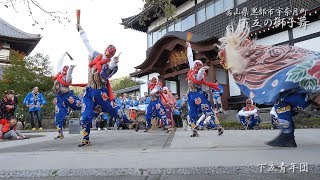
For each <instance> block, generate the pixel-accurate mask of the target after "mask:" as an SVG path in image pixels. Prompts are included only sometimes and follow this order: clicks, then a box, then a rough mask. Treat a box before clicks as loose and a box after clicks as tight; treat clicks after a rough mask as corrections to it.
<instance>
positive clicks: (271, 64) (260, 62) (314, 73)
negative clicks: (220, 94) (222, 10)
mask: <svg viewBox="0 0 320 180" xmlns="http://www.w3.org/2000/svg"><path fill="white" fill-rule="evenodd" d="M249 32H250V29H249V26H248V23H247V22H246V21H244V20H240V23H239V24H238V27H237V29H236V30H234V28H233V26H232V25H230V26H228V27H227V33H226V36H225V37H223V38H220V39H219V41H220V42H222V47H223V49H222V50H221V51H220V53H219V54H220V57H221V60H222V64H223V65H224V66H225V67H226V68H227V69H228V70H229V71H230V72H231V74H232V75H233V78H234V80H235V82H236V83H237V84H238V86H239V88H240V89H241V91H242V92H243V93H244V94H245V95H246V96H247V97H249V98H251V99H252V100H253V101H254V102H256V103H258V104H267V105H270V104H274V103H275V102H276V100H277V99H278V98H279V96H280V94H281V93H282V92H287V91H290V90H294V91H295V92H297V93H315V92H319V91H320V52H315V51H310V50H306V49H302V48H299V47H294V46H288V45H280V46H264V45H256V44H255V42H253V41H251V40H250V39H249V38H248V36H249Z"/></svg>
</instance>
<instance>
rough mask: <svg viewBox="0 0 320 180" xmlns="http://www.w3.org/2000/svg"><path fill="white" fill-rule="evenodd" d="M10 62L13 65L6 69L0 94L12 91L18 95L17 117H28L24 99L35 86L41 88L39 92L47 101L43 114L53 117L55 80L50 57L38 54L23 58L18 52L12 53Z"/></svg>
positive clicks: (0, 84) (0, 82) (0, 85)
mask: <svg viewBox="0 0 320 180" xmlns="http://www.w3.org/2000/svg"><path fill="white" fill-rule="evenodd" d="M10 62H11V65H8V66H6V67H4V72H3V77H2V79H1V81H0V92H4V91H5V90H10V89H12V90H14V91H15V93H16V95H18V98H19V104H18V108H17V110H16V114H17V116H21V117H22V116H23V117H28V115H27V113H28V110H27V107H25V106H24V105H23V99H24V97H25V96H26V95H27V93H29V92H31V91H32V88H33V87H35V86H37V87H39V91H40V92H41V93H42V94H43V95H44V96H45V98H46V100H47V104H46V105H45V106H44V108H43V114H44V115H48V114H50V115H53V111H54V106H53V104H52V103H51V102H52V99H53V97H54V95H53V93H52V91H51V89H52V85H53V79H52V68H51V67H50V66H49V57H48V56H44V55H42V54H40V53H37V54H36V55H34V56H31V57H26V58H22V57H21V56H20V55H19V53H18V52H14V51H12V52H11V54H10Z"/></svg>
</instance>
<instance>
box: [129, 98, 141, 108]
mask: <svg viewBox="0 0 320 180" xmlns="http://www.w3.org/2000/svg"><path fill="white" fill-rule="evenodd" d="M139 104H140V102H139V97H138V96H133V98H132V101H131V107H136V108H138V106H139Z"/></svg>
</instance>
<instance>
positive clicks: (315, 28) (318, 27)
mask: <svg viewBox="0 0 320 180" xmlns="http://www.w3.org/2000/svg"><path fill="white" fill-rule="evenodd" d="M319 31H320V21H315V22H313V23H310V24H309V23H308V24H307V28H306V29H304V28H303V27H296V28H293V29H292V32H293V38H299V37H302V36H306V35H308V34H312V33H316V32H319Z"/></svg>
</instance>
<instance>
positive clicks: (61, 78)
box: [53, 53, 81, 139]
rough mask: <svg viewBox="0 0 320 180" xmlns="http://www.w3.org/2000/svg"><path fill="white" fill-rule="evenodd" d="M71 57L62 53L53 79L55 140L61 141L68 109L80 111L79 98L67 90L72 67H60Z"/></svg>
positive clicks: (70, 79) (70, 80)
mask: <svg viewBox="0 0 320 180" xmlns="http://www.w3.org/2000/svg"><path fill="white" fill-rule="evenodd" d="M66 55H68V56H69V57H70V58H71V56H70V55H69V54H68V53H64V54H63V55H62V57H61V58H60V61H59V63H58V66H57V71H58V73H57V75H56V76H55V77H54V78H53V80H54V86H53V92H54V94H55V98H54V100H53V102H54V104H55V105H56V107H55V125H56V127H57V130H58V133H59V134H58V136H57V137H56V138H55V139H63V138H64V136H63V125H64V120H65V118H66V116H67V114H68V112H69V108H71V109H72V110H81V101H80V99H79V97H77V96H75V95H74V94H73V91H71V90H70V89H69V86H70V85H71V82H72V72H73V69H74V67H75V66H74V65H71V66H70V67H69V66H64V67H62V64H63V60H64V58H65V56H66Z"/></svg>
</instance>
